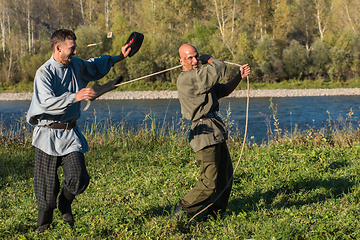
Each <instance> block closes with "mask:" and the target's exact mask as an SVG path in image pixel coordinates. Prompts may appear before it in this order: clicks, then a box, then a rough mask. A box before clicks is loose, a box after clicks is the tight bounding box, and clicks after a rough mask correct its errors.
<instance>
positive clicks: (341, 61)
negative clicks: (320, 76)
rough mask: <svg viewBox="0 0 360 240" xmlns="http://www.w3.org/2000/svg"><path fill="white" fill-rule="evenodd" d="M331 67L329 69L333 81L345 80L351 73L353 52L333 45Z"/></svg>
mask: <svg viewBox="0 0 360 240" xmlns="http://www.w3.org/2000/svg"><path fill="white" fill-rule="evenodd" d="M330 58H331V62H332V64H331V67H330V68H329V70H328V74H329V76H330V79H331V80H333V81H339V80H345V79H346V78H347V77H349V75H350V74H351V72H350V67H351V64H352V58H351V54H350V53H349V52H348V51H345V50H343V49H340V48H338V47H333V48H332V49H331V50H330Z"/></svg>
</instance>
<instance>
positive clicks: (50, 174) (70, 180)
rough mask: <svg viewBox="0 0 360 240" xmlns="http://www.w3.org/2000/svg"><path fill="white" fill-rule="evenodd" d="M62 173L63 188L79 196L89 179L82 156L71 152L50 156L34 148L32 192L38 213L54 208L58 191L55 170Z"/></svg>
mask: <svg viewBox="0 0 360 240" xmlns="http://www.w3.org/2000/svg"><path fill="white" fill-rule="evenodd" d="M59 166H62V168H63V172H64V178H65V179H64V181H63V187H64V188H66V189H67V190H68V191H69V192H70V193H72V194H74V195H79V194H80V193H82V192H83V191H84V190H85V189H86V188H87V186H88V185H89V181H90V177H89V174H88V172H87V170H86V166H85V158H84V154H83V153H80V152H72V153H69V154H67V155H65V156H52V155H48V154H46V153H45V152H43V151H41V150H40V149H38V148H35V163H34V191H35V196H36V199H37V201H38V208H39V210H40V211H49V210H53V209H55V208H56V199H57V195H58V194H59V191H60V182H59V177H58V174H57V169H58V167H59Z"/></svg>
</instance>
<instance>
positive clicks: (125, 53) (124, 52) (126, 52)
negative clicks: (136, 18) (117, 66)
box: [119, 44, 131, 61]
mask: <svg viewBox="0 0 360 240" xmlns="http://www.w3.org/2000/svg"><path fill="white" fill-rule="evenodd" d="M128 46H129V45H128V44H126V45H125V46H123V47H122V48H121V53H120V55H119V61H121V60H124V59H125V58H126V57H127V56H128V55H129V53H130V51H131V47H128Z"/></svg>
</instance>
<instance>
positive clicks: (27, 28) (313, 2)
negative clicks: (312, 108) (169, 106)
mask: <svg viewBox="0 0 360 240" xmlns="http://www.w3.org/2000/svg"><path fill="white" fill-rule="evenodd" d="M60 28H68V29H71V30H74V31H75V33H76V35H77V45H78V47H77V52H78V53H77V56H78V57H80V58H83V59H88V58H91V57H96V56H100V55H102V54H110V55H117V54H119V52H120V48H121V46H123V45H124V43H125V42H126V40H127V38H128V37H129V35H130V33H131V32H133V31H138V32H141V33H143V34H144V35H145V38H144V42H143V45H142V47H141V49H140V51H139V52H138V53H137V54H136V55H134V56H133V57H132V58H129V59H127V60H126V61H123V62H121V63H120V64H118V65H116V66H115V67H114V68H113V70H112V71H111V72H110V74H109V75H108V76H107V77H106V78H113V77H114V76H115V75H123V76H124V77H125V79H127V80H130V79H133V78H136V77H140V76H144V75H147V74H150V73H153V72H157V71H160V70H163V69H167V68H170V67H173V66H176V65H178V64H179V62H178V48H179V46H180V45H181V44H183V43H190V44H193V45H194V46H196V47H197V49H198V51H199V53H200V54H204V53H206V54H210V55H212V56H213V57H215V58H220V59H223V60H226V61H230V62H235V63H238V64H244V63H249V64H250V66H251V67H252V72H253V73H252V77H251V79H252V80H253V81H258V82H261V81H268V82H279V81H282V80H285V79H300V80H303V79H315V80H317V79H322V80H325V81H326V80H332V81H346V80H350V79H353V78H357V77H358V76H359V72H360V70H359V69H360V59H359V55H360V37H359V34H358V32H359V30H360V0H252V1H250V0H137V1H130V0H71V1H70V0H62V1H60V0H0V29H1V31H0V32H1V38H0V39H1V47H0V83H9V84H12V83H18V82H21V81H33V78H34V75H35V72H36V70H37V68H38V67H39V66H41V65H42V64H43V63H44V62H45V61H46V60H47V59H49V57H50V56H51V49H50V43H49V39H50V36H51V34H52V33H53V32H54V31H55V30H57V29H60ZM108 32H112V37H108V36H107V33H108ZM100 42H102V44H98V45H95V46H91V47H88V44H91V43H100ZM229 71H230V72H231V71H234V72H236V71H237V69H232V68H229ZM177 75H178V72H176V71H170V72H167V73H164V74H162V75H157V76H154V77H152V78H150V79H149V81H172V82H175V81H176V78H177ZM105 80H107V79H105Z"/></svg>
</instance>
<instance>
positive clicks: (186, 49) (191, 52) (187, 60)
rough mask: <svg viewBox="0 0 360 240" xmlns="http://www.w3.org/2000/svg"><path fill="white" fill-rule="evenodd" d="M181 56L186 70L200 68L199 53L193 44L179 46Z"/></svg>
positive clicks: (180, 60) (181, 61)
mask: <svg viewBox="0 0 360 240" xmlns="http://www.w3.org/2000/svg"><path fill="white" fill-rule="evenodd" d="M179 57H180V59H179V62H180V64H181V65H182V67H183V71H184V72H185V71H189V70H192V69H196V68H198V62H199V54H198V52H197V50H196V48H195V47H194V46H193V45H190V44H183V45H182V46H181V47H180V48H179Z"/></svg>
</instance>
